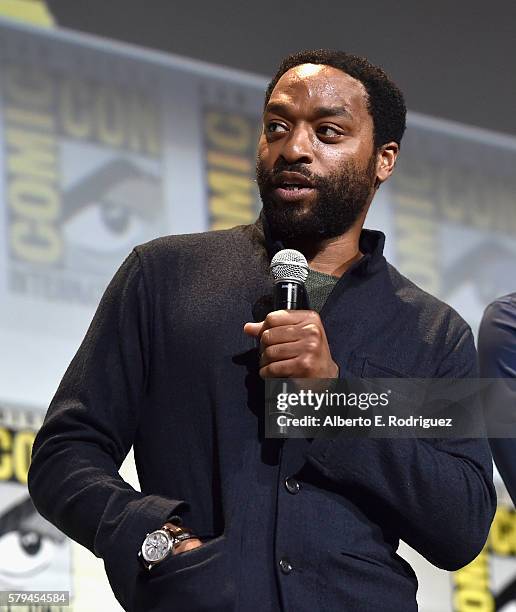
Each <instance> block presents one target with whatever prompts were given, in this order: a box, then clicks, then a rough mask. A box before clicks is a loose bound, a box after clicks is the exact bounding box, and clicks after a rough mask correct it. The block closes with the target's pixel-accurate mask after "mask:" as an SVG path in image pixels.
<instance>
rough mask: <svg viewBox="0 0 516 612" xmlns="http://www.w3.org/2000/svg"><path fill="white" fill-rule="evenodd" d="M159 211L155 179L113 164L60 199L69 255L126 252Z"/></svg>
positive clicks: (121, 161)
mask: <svg viewBox="0 0 516 612" xmlns="http://www.w3.org/2000/svg"><path fill="white" fill-rule="evenodd" d="M161 206H162V194H161V183H160V181H159V177H157V176H154V175H152V174H150V173H147V172H144V171H142V170H141V169H140V168H139V167H138V166H136V165H135V164H134V163H132V162H130V161H127V160H124V159H118V160H114V161H111V162H109V163H108V164H105V165H103V166H102V167H101V168H100V169H98V170H96V171H95V172H93V173H91V174H89V175H88V176H87V177H86V178H83V179H82V180H81V181H80V182H79V183H77V184H76V185H74V186H73V187H72V188H70V189H68V190H67V191H66V192H65V193H64V194H63V208H64V215H63V220H62V231H63V235H64V237H65V241H66V243H67V245H68V248H69V249H73V248H78V249H82V250H90V251H91V252H92V253H96V254H101V255H108V254H110V253H112V252H114V253H117V252H119V251H127V250H128V249H130V248H132V247H133V246H134V244H136V243H137V242H139V241H140V240H143V239H144V238H145V235H146V231H147V230H148V226H149V224H151V223H152V222H153V221H154V220H155V219H156V218H157V215H158V213H159V211H160V209H161Z"/></svg>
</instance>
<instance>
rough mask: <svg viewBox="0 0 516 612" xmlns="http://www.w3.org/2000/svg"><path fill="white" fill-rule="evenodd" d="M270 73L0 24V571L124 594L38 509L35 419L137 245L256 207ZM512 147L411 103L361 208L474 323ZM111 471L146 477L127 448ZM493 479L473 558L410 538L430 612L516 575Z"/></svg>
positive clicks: (233, 219) (507, 280)
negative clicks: (394, 152)
mask: <svg viewBox="0 0 516 612" xmlns="http://www.w3.org/2000/svg"><path fill="white" fill-rule="evenodd" d="M265 85H266V80H265V79H263V78H259V77H255V76H253V75H248V74H244V73H240V72H236V71H233V70H227V69H224V68H220V67H214V66H210V65H205V64H201V63H198V62H194V61H189V60H185V59H181V58H174V57H170V56H165V55H163V54H159V53H155V52H146V51H143V50H141V49H136V48H133V47H130V46H127V45H122V44H113V43H109V42H106V41H105V40H100V39H96V38H92V37H87V36H84V35H79V34H76V33H67V32H63V31H43V30H39V29H36V28H31V27H27V26H19V25H14V24H12V23H9V22H7V21H5V22H0V143H1V146H0V168H1V169H0V193H1V201H0V235H1V237H2V238H1V240H0V346H1V347H2V350H1V352H0V496H1V497H0V499H1V501H0V588H4V589H5V588H8V587H18V588H25V589H27V588H34V589H36V588H44V589H60V590H71V591H72V594H73V609H74V610H90V609H92V607H93V606H95V608H102V609H103V610H108V609H113V610H116V609H119V607H118V604H117V603H116V601H115V600H114V598H113V596H112V595H111V593H110V590H109V585H108V584H107V580H106V579H105V577H104V574H103V567H102V563H101V561H100V560H98V559H96V558H95V557H94V556H93V555H91V554H90V553H89V552H88V551H86V550H85V549H82V548H80V547H79V546H78V545H76V544H74V543H71V542H70V541H69V540H68V539H66V538H64V537H63V536H62V535H61V534H60V533H59V532H58V531H57V530H55V529H54V528H53V527H52V526H50V525H49V524H48V523H47V522H46V521H44V520H43V519H41V517H39V516H37V515H36V514H35V513H34V510H33V508H31V506H30V502H29V501H28V494H27V490H26V473H27V469H28V462H29V460H30V447H31V443H32V440H33V437H34V432H35V431H36V430H37V428H38V426H39V424H40V422H41V420H42V418H43V416H44V413H45V411H46V408H47V406H48V403H49V402H50V399H51V397H52V395H53V393H54V392H55V390H56V388H57V385H58V383H59V380H60V379H61V376H62V375H63V373H64V371H65V369H66V366H67V365H68V363H69V361H70V360H71V358H72V356H73V354H74V353H75V351H76V349H77V347H78V345H79V343H80V341H81V339H82V337H83V335H84V333H85V331H86V328H87V326H88V324H89V322H90V320H91V317H92V316H93V313H94V310H95V307H96V304H97V303H98V300H99V298H100V295H101V293H102V291H103V289H104V287H105V286H106V284H107V282H108V280H109V279H110V277H111V276H112V274H113V273H114V271H115V270H116V268H117V267H118V265H119V264H120V263H121V262H122V261H123V259H124V258H125V256H126V255H127V254H128V253H129V252H130V250H131V249H132V247H133V246H134V245H136V244H139V243H142V242H146V241H147V240H150V239H152V238H154V237H156V236H158V235H165V234H170V233H184V232H191V231H202V230H206V229H214V228H221V227H230V226H232V225H236V224H239V223H247V222H252V221H253V220H254V219H255V218H256V216H257V214H258V210H259V206H260V205H259V198H258V196H257V191H256V188H255V184H254V183H253V176H254V159H255V146H256V140H257V135H258V131H259V122H260V112H261V106H262V101H263V93H264V90H265ZM515 162H516V139H510V138H506V137H503V136H500V135H495V134H491V133H488V132H484V131H481V130H475V129H471V128H467V127H465V126H461V125H457V124H451V123H449V122H444V121H440V120H437V119H432V118H428V117H423V116H420V115H415V114H409V120H408V129H407V132H406V135H405V138H404V141H403V143H402V150H401V156H400V160H399V163H398V167H397V169H396V172H395V175H394V176H393V178H392V179H391V180H390V181H389V182H388V183H386V184H385V185H383V186H382V188H381V189H380V191H379V193H378V195H377V197H376V199H375V201H374V202H373V205H372V207H371V210H370V214H369V217H368V219H367V222H366V227H371V228H377V229H381V230H383V231H384V232H385V233H386V235H387V240H386V256H387V258H388V259H389V260H390V261H391V263H393V264H394V265H396V266H397V267H398V268H399V269H400V271H401V272H402V273H404V274H406V275H407V276H408V277H409V278H411V279H412V280H413V281H415V282H416V283H417V284H419V285H420V286H421V287H423V288H424V289H426V290H428V291H430V292H431V293H433V294H435V295H437V296H438V297H440V298H441V299H443V300H445V301H446V302H448V303H450V304H451V305H452V306H454V307H455V308H456V309H457V310H458V311H459V312H460V314H461V315H462V316H463V317H464V318H465V319H466V320H467V321H468V322H469V323H470V325H471V326H472V328H473V329H474V331H475V332H476V330H477V329H478V324H479V321H480V318H481V315H482V311H483V309H484V307H485V306H486V305H487V304H488V303H489V302H490V301H491V300H492V299H494V298H495V297H497V296H499V295H503V294H505V293H509V292H511V291H514V290H515V289H516V277H515V275H514V269H515V264H516V206H515V204H516V202H515V195H514V194H515V193H516V175H515V173H514V168H515V167H516V163H515ZM121 473H122V474H123V476H124V477H125V478H126V479H127V480H129V481H130V482H131V484H133V486H136V487H138V483H137V479H136V475H135V471H134V464H133V462H132V458H131V455H130V456H129V457H128V459H127V460H126V462H125V463H124V466H123V468H122V472H121ZM497 484H498V487H499V493H500V504H501V506H500V511H499V513H498V515H497V519H496V522H495V525H494V528H493V530H492V535H491V538H490V541H489V543H488V545H487V546H486V549H485V553H484V554H482V555H481V556H480V557H479V558H478V559H477V560H476V561H475V562H474V563H473V564H472V565H471V566H469V567H468V568H466V569H464V570H461V571H460V572H457V573H455V574H453V575H450V574H449V573H447V572H443V571H440V570H437V569H435V568H433V567H432V566H430V565H429V564H428V563H427V562H426V561H425V560H424V559H422V558H421V557H420V556H419V555H417V554H416V553H415V552H414V551H411V550H409V549H408V548H407V547H403V554H404V556H406V557H407V558H408V559H409V560H410V562H411V563H412V564H413V565H414V567H415V569H416V572H417V574H418V578H419V581H420V591H419V597H418V598H419V602H420V609H421V610H422V612H446V611H447V610H450V611H451V610H456V611H460V612H464V611H470V610H475V612H478V611H480V610H481V611H484V610H486V611H487V610H494V609H495V608H494V604H493V592H494V593H496V592H497V591H499V589H500V588H502V587H503V585H504V584H506V583H507V581H510V580H512V579H514V578H516V563H515V561H514V558H513V554H516V537H515V535H514V534H516V529H515V528H516V518H515V514H514V513H513V511H512V508H511V507H510V505H509V500H508V498H507V496H506V494H505V493H504V491H503V489H502V487H501V485H500V483H499V481H498V482H497ZM27 534H29V536H28V535H27ZM31 538H32V539H31ZM34 541H36V545H34ZM31 542H32V544H31ZM6 560H8V562H6ZM93 593H94V596H95V603H93V602H92V601H91V599H90V598H91V597H92V595H93ZM99 593H101V595H99ZM99 597H100V598H101V602H100V603H99ZM503 609H504V610H505V611H507V612H509V611H510V610H513V611H514V610H516V604H509V605H507V606H506V607H504V608H503Z"/></svg>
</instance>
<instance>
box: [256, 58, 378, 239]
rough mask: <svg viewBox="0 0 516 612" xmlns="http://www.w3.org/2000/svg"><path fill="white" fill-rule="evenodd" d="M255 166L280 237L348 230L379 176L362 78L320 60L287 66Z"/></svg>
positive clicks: (274, 94) (266, 119)
mask: <svg viewBox="0 0 516 612" xmlns="http://www.w3.org/2000/svg"><path fill="white" fill-rule="evenodd" d="M256 171H257V181H258V187H259V189H260V196H261V198H262V202H263V208H264V212H265V215H266V217H267V220H268V222H269V225H270V226H271V229H272V231H273V232H274V234H275V236H276V237H278V238H281V239H283V240H287V241H289V240H290V241H296V240H301V241H306V240H308V241H313V242H317V241H319V240H323V239H326V238H332V237H335V236H339V235H341V234H344V233H345V232H346V231H347V230H348V229H349V228H350V227H351V226H352V225H354V224H355V222H357V219H358V218H359V217H360V216H361V213H365V211H366V210H367V208H366V207H367V206H368V205H369V203H370V200H371V197H372V195H373V192H374V188H373V187H374V183H375V180H376V177H377V174H376V154H375V149H374V145H373V120H372V118H371V116H370V114H369V112H368V110H367V94H366V91H365V88H364V86H363V85H362V83H360V81H357V80H356V79H354V78H352V77H350V76H349V75H347V74H346V73H344V72H342V71H341V70H338V69H336V68H332V67H330V66H324V65H316V64H302V65H300V66H296V67H295V68H292V69H291V70H288V71H287V72H286V73H285V74H283V75H282V77H281V78H280V80H279V81H278V83H277V84H276V87H275V88H274V90H273V91H272V94H271V97H270V99H269V102H268V104H267V107H266V109H265V112H264V117H263V131H262V135H261V137H260V142H259V146H258V158H257V167H256Z"/></svg>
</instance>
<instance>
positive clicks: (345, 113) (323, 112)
mask: <svg viewBox="0 0 516 612" xmlns="http://www.w3.org/2000/svg"><path fill="white" fill-rule="evenodd" d="M289 112H290V107H289V106H288V105H287V104H282V103H281V102H271V103H269V104H267V106H266V107H265V113H277V114H278V115H289ZM312 115H313V117H314V119H321V118H322V117H344V118H346V119H353V115H352V114H351V112H350V111H349V110H348V109H347V107H345V106H318V107H317V108H315V109H314V111H313V113H312Z"/></svg>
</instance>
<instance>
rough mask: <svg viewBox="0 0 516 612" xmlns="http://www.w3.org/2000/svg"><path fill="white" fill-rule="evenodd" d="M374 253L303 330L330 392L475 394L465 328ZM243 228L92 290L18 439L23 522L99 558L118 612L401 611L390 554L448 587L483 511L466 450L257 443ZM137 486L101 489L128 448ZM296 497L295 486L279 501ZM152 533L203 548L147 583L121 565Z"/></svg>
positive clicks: (266, 289)
mask: <svg viewBox="0 0 516 612" xmlns="http://www.w3.org/2000/svg"><path fill="white" fill-rule="evenodd" d="M384 239H385V236H384V235H383V234H382V233H381V232H379V231H373V230H363V231H362V234H361V238H360V248H361V250H362V252H363V253H365V256H364V257H363V258H362V259H361V260H360V261H358V262H355V264H354V265H353V266H352V267H351V268H350V269H349V270H347V271H346V273H345V274H344V275H343V276H342V277H341V278H340V279H339V281H338V283H337V285H336V286H335V288H334V290H333V292H332V293H331V294H330V296H329V298H328V300H327V302H326V303H325V305H324V308H323V309H322V311H321V313H320V314H321V318H322V321H323V324H324V327H325V330H326V334H327V337H328V340H329V344H330V348H331V351H332V355H333V358H334V360H335V361H336V362H337V363H338V364H339V366H340V370H341V373H342V374H345V373H346V372H348V373H350V374H352V375H354V376H358V377H361V376H365V377H382V376H383V377H392V376H410V377H467V376H474V375H476V367H477V366H476V350H475V347H474V342H473V338H472V334H471V330H470V328H469V326H468V325H467V324H466V323H465V322H464V320H463V319H462V318H461V317H460V316H459V315H458V314H457V313H456V312H455V311H454V310H453V309H452V308H450V307H449V306H447V305H446V304H443V303H442V302H440V301H439V300H437V299H436V298H434V297H432V296H430V295H429V294H427V293H425V292H423V291H422V290H421V289H419V288H418V287H416V286H415V285H414V284H413V283H411V282H410V281H409V280H407V279H406V278H405V277H403V276H402V275H401V274H400V273H399V272H397V271H396V269H395V268H393V267H392V266H391V265H389V264H388V263H387V262H386V260H385V258H384V256H383V254H382V251H383V245H384ZM271 248H272V245H271V243H270V241H269V240H267V239H266V237H265V236H264V229H263V223H262V218H261V217H260V219H259V220H258V221H257V222H256V223H255V224H252V225H249V226H240V227H237V228H233V229H231V230H224V231H217V232H208V233H201V234H193V235H182V236H168V237H164V238H158V239H156V240H153V241H151V242H149V243H147V244H144V245H141V246H138V247H136V248H135V249H134V251H133V252H132V253H131V254H130V255H129V256H128V258H127V259H126V261H125V262H124V263H123V264H122V266H121V268H120V269H119V271H118V272H117V274H116V275H115V277H114V279H113V280H112V281H111V283H110V285H109V287H108V289H107V290H106V293H105V295H104V297H103V298H102V301H101V303H100V305H99V308H98V310H97V312H96V314H95V317H94V319H93V322H92V323H91V326H90V328H89V330H88V332H87V334H86V337H85V339H84V341H83V343H82V345H81V347H80V348H79V350H78V352H77V354H76V355H75V357H74V359H73V360H72V362H71V364H70V366H69V368H68V370H67V372H66V374H65V375H64V378H63V380H62V382H61V384H60V386H59V389H58V390H57V393H56V395H55V396H54V398H53V400H52V403H51V405H50V408H49V411H48V414H47V416H46V419H45V422H44V425H43V427H42V428H41V430H40V432H39V433H38V435H37V437H36V440H35V444H34V449H33V460H32V465H31V468H30V471H29V490H30V493H31V495H32V497H33V500H34V503H35V505H36V507H37V509H38V510H39V511H40V512H41V514H43V516H45V517H46V518H48V520H50V521H51V522H53V523H55V524H56V525H57V526H58V527H59V528H60V529H61V530H63V531H64V532H65V533H67V534H68V535H69V536H70V537H72V538H74V539H75V540H76V541H78V542H80V543H81V544H83V545H84V546H86V547H87V548H89V549H90V550H91V551H92V552H94V554H95V555H97V556H99V557H102V558H103V560H104V563H105V568H106V572H107V574H108V577H109V580H110V583H111V585H112V588H113V590H114V592H115V595H116V597H117V598H118V600H119V601H120V602H121V603H122V605H123V606H124V607H126V608H127V609H131V610H132V609H134V610H160V611H161V610H163V611H164V610H173V611H178V612H179V611H181V612H182V611H192V612H193V611H195V612H199V611H201V610H217V611H228V612H229V611H232V610H238V611H243V612H247V611H254V610H257V611H263V612H268V611H273V610H274V611H275V610H280V609H283V610H286V611H289V612H303V611H310V612H314V611H315V610H317V611H319V610H320V611H331V612H336V611H342V610H348V611H351V612H360V611H364V612H369V611H371V612H373V611H374V612H377V611H378V610H382V611H383V612H405V611H406V612H408V611H413V610H416V609H417V606H416V589H417V581H416V578H415V575H414V573H413V571H412V569H411V568H410V567H409V565H408V564H407V563H406V562H405V561H403V560H402V559H401V558H400V557H399V556H397V554H396V550H397V547H398V541H399V538H402V539H404V540H405V541H406V542H407V543H408V544H409V545H410V546H412V547H413V548H415V549H416V550H418V551H419V552H420V553H421V554H423V555H424V556H425V557H426V558H427V559H429V560H430V561H431V562H432V563H434V564H435V565H437V566H438V567H441V568H445V569H449V570H454V569H457V568H459V567H461V566H463V565H465V564H467V563H468V562H469V561H471V560H472V559H473V558H474V557H475V556H476V555H477V554H478V553H479V551H480V550H481V549H482V546H483V544H484V542H485V539H486V537H487V534H488V530H489V526H490V523H491V520H492V517H493V514H494V510H495V503H496V500H495V492H494V488H493V485H492V474H491V469H492V464H491V457H490V453H489V448H488V444H487V442H486V441H485V440H471V439H463V440H440V441H437V440H430V439H426V440H416V439H396V440H388V439H349V438H346V439H344V438H342V439H341V438H336V439H333V440H327V439H326V440H325V439H314V440H311V439H309V440H307V439H289V440H286V441H283V440H278V439H264V436H263V413H264V406H263V381H262V380H261V379H260V378H259V376H258V355H257V349H256V341H255V340H254V339H253V338H250V337H248V336H246V335H245V334H244V333H243V330H242V327H243V325H244V323H245V322H247V321H250V320H261V319H262V318H263V316H264V314H265V313H266V312H268V310H270V308H271V305H270V295H271V290H272V283H271V278H270V276H269V272H268V265H269V261H270V257H271ZM132 444H134V450H135V460H136V466H137V471H138V476H139V480H140V483H141V491H142V492H141V493H140V492H137V491H134V490H133V489H132V488H131V487H130V486H129V485H128V484H126V483H125V482H124V481H122V479H121V478H120V477H119V475H118V469H119V467H120V464H121V463H122V461H123V459H124V457H125V456H126V454H127V453H128V451H129V449H130V447H131V445H132ZM296 483H297V484H296ZM171 514H178V515H180V516H181V517H182V518H183V522H184V524H185V525H187V526H189V527H191V528H193V529H194V530H195V531H196V532H197V533H198V534H201V535H202V536H203V537H206V538H208V541H207V542H206V543H204V544H203V545H202V546H201V547H199V548H197V549H195V550H191V551H187V552H184V553H180V554H178V555H175V556H172V557H169V558H168V559H166V560H165V561H164V562H162V563H161V564H160V565H157V566H156V567H155V568H153V569H152V571H151V572H150V573H148V572H146V571H145V570H143V569H141V568H140V566H139V565H138V562H137V559H136V554H137V551H138V550H139V548H140V546H141V543H142V541H143V538H144V536H145V534H146V533H147V532H148V531H151V530H153V529H156V528H159V527H160V526H161V525H162V523H163V522H164V521H165V519H167V518H169V517H170V516H171Z"/></svg>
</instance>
